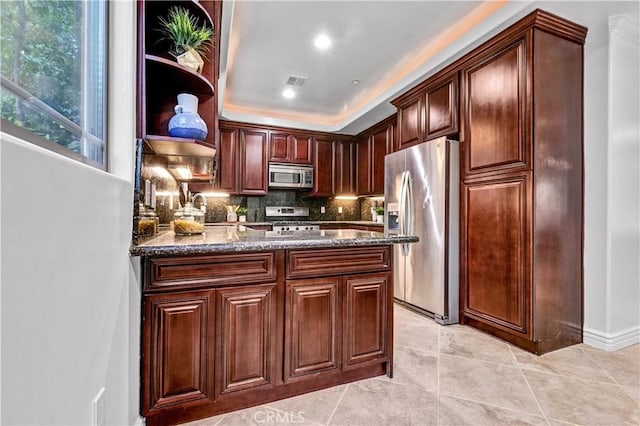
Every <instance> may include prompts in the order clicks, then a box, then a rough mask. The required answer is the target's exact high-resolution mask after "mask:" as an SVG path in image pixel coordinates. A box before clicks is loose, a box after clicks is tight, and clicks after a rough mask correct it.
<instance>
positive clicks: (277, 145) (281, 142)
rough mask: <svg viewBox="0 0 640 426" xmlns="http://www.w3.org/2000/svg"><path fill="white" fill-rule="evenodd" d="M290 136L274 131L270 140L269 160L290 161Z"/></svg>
mask: <svg viewBox="0 0 640 426" xmlns="http://www.w3.org/2000/svg"><path fill="white" fill-rule="evenodd" d="M289 152H290V150H289V136H288V135H287V134H283V133H272V134H271V137H270V141H269V161H275V162H278V163H286V162H288V161H289V157H290V154H289Z"/></svg>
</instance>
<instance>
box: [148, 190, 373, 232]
mask: <svg viewBox="0 0 640 426" xmlns="http://www.w3.org/2000/svg"><path fill="white" fill-rule="evenodd" d="M305 194H306V192H303V191H276V190H270V191H269V194H268V195H266V196H263V197H244V196H230V197H229V198H213V197H208V198H207V212H206V213H205V221H206V222H207V223H216V222H225V221H226V218H227V208H226V206H227V205H240V206H242V207H246V208H247V210H248V213H247V221H248V222H265V221H267V220H268V219H267V218H266V217H265V214H264V212H265V207H267V206H293V207H309V220H312V221H318V220H336V221H354V220H371V207H372V206H373V203H375V202H374V201H372V200H370V199H368V198H359V199H357V200H336V199H334V198H308V197H305ZM377 203H381V202H380V201H378V202H377ZM322 206H325V208H326V210H325V213H320V208H321V207H322ZM173 207H174V210H171V209H169V202H168V201H167V199H166V197H158V199H157V202H156V213H157V214H158V217H159V219H160V223H162V224H167V223H169V222H170V221H171V220H173V213H174V211H175V209H177V208H178V198H177V196H174V200H173ZM196 207H200V199H199V198H198V199H197V200H196ZM338 207H342V213H338ZM286 219H287V218H277V219H276V218H270V219H269V220H286Z"/></svg>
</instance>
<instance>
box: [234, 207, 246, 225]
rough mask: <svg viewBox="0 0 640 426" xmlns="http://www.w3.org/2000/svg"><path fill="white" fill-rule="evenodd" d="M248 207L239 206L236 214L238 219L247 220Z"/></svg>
mask: <svg viewBox="0 0 640 426" xmlns="http://www.w3.org/2000/svg"><path fill="white" fill-rule="evenodd" d="M247 212H248V210H247V208H246V207H238V208H237V209H236V214H237V215H238V221H240V222H246V221H247Z"/></svg>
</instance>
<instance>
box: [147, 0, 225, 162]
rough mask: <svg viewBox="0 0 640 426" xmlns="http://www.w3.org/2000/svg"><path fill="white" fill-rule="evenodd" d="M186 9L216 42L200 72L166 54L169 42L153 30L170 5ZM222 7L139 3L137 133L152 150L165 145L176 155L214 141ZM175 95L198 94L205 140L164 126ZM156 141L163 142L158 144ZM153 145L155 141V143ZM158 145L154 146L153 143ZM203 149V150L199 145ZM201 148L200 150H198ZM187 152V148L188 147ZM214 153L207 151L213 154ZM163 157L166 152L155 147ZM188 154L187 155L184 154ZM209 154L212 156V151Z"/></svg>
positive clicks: (206, 1)
mask: <svg viewBox="0 0 640 426" xmlns="http://www.w3.org/2000/svg"><path fill="white" fill-rule="evenodd" d="M176 5H180V6H182V7H184V8H186V9H187V10H188V11H189V12H190V13H191V14H192V15H193V16H195V17H197V18H198V19H199V21H200V23H206V25H208V26H209V27H212V28H214V31H215V34H216V35H215V38H216V40H215V41H214V43H213V47H212V49H211V50H210V52H209V53H208V54H207V57H206V58H205V60H204V66H203V68H202V72H201V73H198V72H195V71H192V70H191V69H189V68H186V67H183V66H181V65H179V64H178V63H177V62H176V60H175V58H173V57H172V56H171V55H170V54H169V49H170V45H169V42H168V41H167V40H164V39H163V38H162V34H160V33H159V32H158V31H157V28H158V27H159V18H160V17H166V16H167V15H168V12H169V9H170V8H171V7H172V6H176ZM221 5H222V2H219V1H209V0H202V1H199V2H196V1H139V2H137V7H138V58H137V74H138V75H137V96H136V98H137V123H136V134H137V136H138V137H139V138H142V139H146V140H148V141H150V142H151V143H150V144H149V145H150V146H151V147H152V148H153V149H154V150H155V149H158V150H160V149H164V148H166V145H167V143H171V144H172V145H173V146H172V149H171V150H170V151H171V152H175V153H177V154H175V155H180V154H181V150H183V149H184V150H189V148H188V147H184V148H183V146H184V145H189V144H198V145H201V146H203V147H208V148H210V149H212V148H215V147H216V145H217V141H216V136H217V126H218V116H217V107H216V106H217V99H216V98H217V93H216V87H215V84H216V83H215V82H217V80H218V49H219V44H220V43H219V42H218V40H219V34H220V27H219V24H220V17H221ZM179 93H190V94H193V95H195V96H197V97H198V101H199V108H198V113H199V115H200V117H201V118H202V119H203V120H204V122H205V123H206V125H207V129H208V133H207V136H206V139H205V140H203V141H199V140H194V139H183V138H175V137H171V136H169V129H168V124H169V120H170V119H171V117H173V115H174V114H175V112H174V107H175V105H176V103H177V95H178V94H179ZM158 141H160V142H161V143H157V142H158ZM156 143H157V144H156ZM154 144H156V145H158V146H161V147H162V148H156V146H155V145H154ZM200 150H201V149H200ZM201 151H202V150H201ZM187 152H188V151H187ZM212 152H213V151H211V153H212ZM156 153H157V154H161V155H164V154H165V153H164V152H160V151H156ZM184 155H188V154H184ZM211 155H212V154H211Z"/></svg>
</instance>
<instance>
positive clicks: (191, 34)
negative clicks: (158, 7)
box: [158, 6, 214, 72]
mask: <svg viewBox="0 0 640 426" xmlns="http://www.w3.org/2000/svg"><path fill="white" fill-rule="evenodd" d="M159 20H160V28H159V29H158V31H160V33H161V34H163V35H164V37H163V38H161V40H169V41H170V42H171V50H169V53H170V54H171V55H173V56H175V58H176V60H177V61H178V63H179V64H180V65H182V66H185V67H187V68H191V69H193V70H195V71H197V72H201V71H202V66H203V65H204V61H203V60H202V57H203V56H204V57H205V58H206V53H207V52H209V50H210V47H211V45H212V44H213V34H214V33H213V28H209V27H208V26H207V24H206V23H203V24H202V25H200V24H199V20H198V18H197V17H195V16H193V15H192V14H191V13H190V12H189V11H188V10H187V9H185V8H183V7H181V6H174V7H172V8H171V9H169V15H168V17H167V18H164V17H162V16H161V17H160V18H159Z"/></svg>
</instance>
